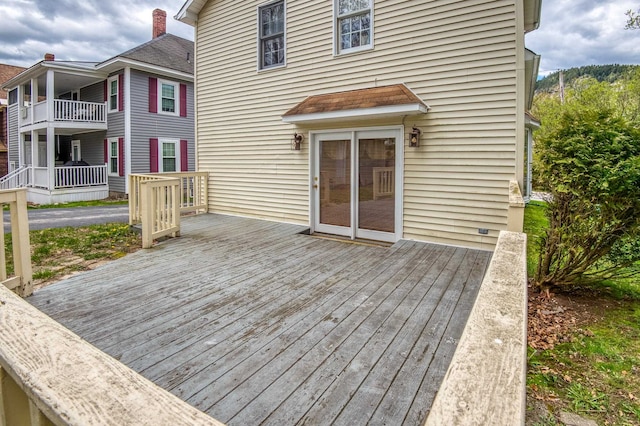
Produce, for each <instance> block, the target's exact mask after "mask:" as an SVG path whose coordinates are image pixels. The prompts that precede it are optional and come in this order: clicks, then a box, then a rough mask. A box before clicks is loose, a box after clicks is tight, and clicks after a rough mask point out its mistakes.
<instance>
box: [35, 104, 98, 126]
mask: <svg viewBox="0 0 640 426" xmlns="http://www.w3.org/2000/svg"><path fill="white" fill-rule="evenodd" d="M47 119H48V108H47V101H40V102H37V103H35V104H34V105H33V116H32V110H31V107H30V106H25V107H22V124H23V125H25V124H26V125H29V124H35V123H41V122H43V121H47ZM49 120H51V121H72V122H82V123H101V124H102V123H106V122H107V104H106V102H102V103H101V102H86V101H69V100H65V99H54V100H53V117H52V118H51V119H49Z"/></svg>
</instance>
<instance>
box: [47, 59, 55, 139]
mask: <svg viewBox="0 0 640 426" xmlns="http://www.w3.org/2000/svg"><path fill="white" fill-rule="evenodd" d="M53 76H54V73H53V70H47V121H55V119H56V118H55V117H54V114H53V111H54V98H55V84H54V78H53ZM49 142H50V140H49V139H48V136H47V144H49Z"/></svg>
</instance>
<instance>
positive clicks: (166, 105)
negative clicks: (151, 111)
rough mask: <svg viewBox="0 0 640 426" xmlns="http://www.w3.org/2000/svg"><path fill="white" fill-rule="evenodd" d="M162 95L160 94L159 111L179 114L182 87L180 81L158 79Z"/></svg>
mask: <svg viewBox="0 0 640 426" xmlns="http://www.w3.org/2000/svg"><path fill="white" fill-rule="evenodd" d="M158 86H159V89H160V93H159V94H160V96H158V111H160V112H161V113H163V114H172V115H177V114H178V111H179V109H180V107H179V98H178V97H177V95H178V93H180V87H179V85H178V83H174V82H171V81H162V80H158Z"/></svg>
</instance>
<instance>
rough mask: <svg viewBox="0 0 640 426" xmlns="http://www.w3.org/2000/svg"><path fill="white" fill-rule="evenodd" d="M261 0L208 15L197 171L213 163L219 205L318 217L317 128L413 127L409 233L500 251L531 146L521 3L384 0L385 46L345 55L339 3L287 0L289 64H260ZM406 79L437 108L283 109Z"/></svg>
mask: <svg viewBox="0 0 640 426" xmlns="http://www.w3.org/2000/svg"><path fill="white" fill-rule="evenodd" d="M261 4H264V2H262V1H244V2H237V1H233V0H210V1H209V2H208V3H207V5H206V6H205V7H204V8H203V10H202V11H201V13H200V15H199V21H198V27H197V30H196V49H197V50H196V57H197V62H196V64H197V71H196V79H197V90H198V93H197V111H198V129H197V139H198V168H199V170H206V171H209V172H210V173H211V182H210V183H211V185H210V198H209V199H210V209H211V211H214V212H220V213H228V214H237V215H243V216H253V217H259V218H265V219H270V220H277V221H286V222H295V223H302V224H308V223H309V220H310V217H309V178H310V176H309V173H310V172H309V170H310V165H309V142H310V141H309V131H313V130H322V129H339V128H365V127H372V126H381V125H400V124H403V125H404V126H405V132H406V133H408V132H409V131H410V130H411V127H412V126H414V125H415V126H417V127H419V128H420V129H421V130H422V132H423V134H422V141H421V146H420V147H419V148H409V147H408V144H407V142H406V139H407V138H406V136H407V135H405V154H404V155H405V161H404V206H403V207H404V217H403V224H404V227H403V236H404V238H409V239H417V240H424V241H433V242H442V243H449V244H456V245H464V246H475V247H483V248H492V247H493V245H494V244H495V242H496V239H497V236H498V232H499V230H501V229H506V222H507V206H508V187H509V180H510V179H512V178H513V176H514V174H515V173H516V170H515V166H516V161H517V160H516V155H517V153H519V152H520V151H518V150H517V144H516V136H517V131H516V127H517V125H518V121H519V120H518V119H517V118H516V117H517V113H518V102H519V101H518V100H517V93H518V90H517V84H518V83H517V73H516V68H517V67H518V55H517V52H516V50H517V45H518V41H517V39H518V37H521V36H520V35H517V34H519V32H517V30H516V22H517V20H516V12H517V7H516V5H515V3H514V1H480V0H464V1H462V0H455V1H452V0H450V1H443V0H437V1H436V0H431V1H410V2H407V1H404V0H396V1H393V0H384V1H383V0H376V1H374V49H372V50H365V51H363V52H358V53H352V54H344V55H337V56H335V55H334V53H333V52H334V35H333V31H334V30H333V9H332V6H331V4H332V3H331V2H330V1H328V0H288V1H286V8H287V16H286V19H287V22H286V23H287V32H286V43H287V48H286V63H287V65H286V67H282V68H276V69H268V70H261V71H258V70H257V50H256V49H257V41H256V8H257V6H258V5H261ZM397 83H405V84H406V85H407V86H408V87H409V88H410V89H411V90H413V91H414V92H415V93H416V94H417V95H418V96H419V97H421V98H422V99H423V100H424V101H425V102H426V103H427V104H428V105H429V106H430V107H431V109H430V111H429V112H428V113H427V114H424V115H421V116H409V117H405V118H404V119H403V118H402V117H398V118H393V119H386V120H382V121H381V120H375V121H371V120H370V121H367V120H364V121H362V120H360V121H354V122H340V123H322V124H309V125H304V126H294V125H290V124H285V123H283V122H282V119H281V116H282V115H283V114H284V113H285V112H286V111H287V110H289V109H290V108H292V107H293V106H295V105H296V104H297V103H299V102H300V101H302V100H303V99H305V98H306V97H307V96H310V95H317V94H323V93H331V92H338V91H344V90H352V89H363V88H369V87H375V86H382V85H388V84H397ZM294 132H303V133H304V135H305V140H304V142H303V143H302V150H301V151H292V150H291V149H290V145H291V139H292V137H293V133H294ZM518 155H519V154H518ZM479 228H487V229H489V230H490V232H489V235H480V234H479V233H478V229H479Z"/></svg>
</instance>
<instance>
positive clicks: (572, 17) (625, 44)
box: [526, 0, 640, 75]
mask: <svg viewBox="0 0 640 426" xmlns="http://www.w3.org/2000/svg"><path fill="white" fill-rule="evenodd" d="M638 7H640V4H638V3H636V2H634V1H628V0H623V1H613V0H606V1H598V0H579V1H575V0H560V1H551V0H546V1H543V3H542V18H541V23H540V28H539V29H538V30H536V31H534V32H532V33H529V34H527V36H526V44H527V47H528V48H530V49H531V50H533V51H534V52H536V53H538V54H540V55H542V60H541V64H540V73H541V74H543V75H546V74H549V73H551V72H554V71H557V70H560V69H567V68H571V67H575V66H582V65H605V64H613V63H618V64H640V30H635V31H633V30H625V29H624V26H625V23H626V16H625V12H626V11H627V10H629V9H634V10H635V9H637V8H638Z"/></svg>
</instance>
